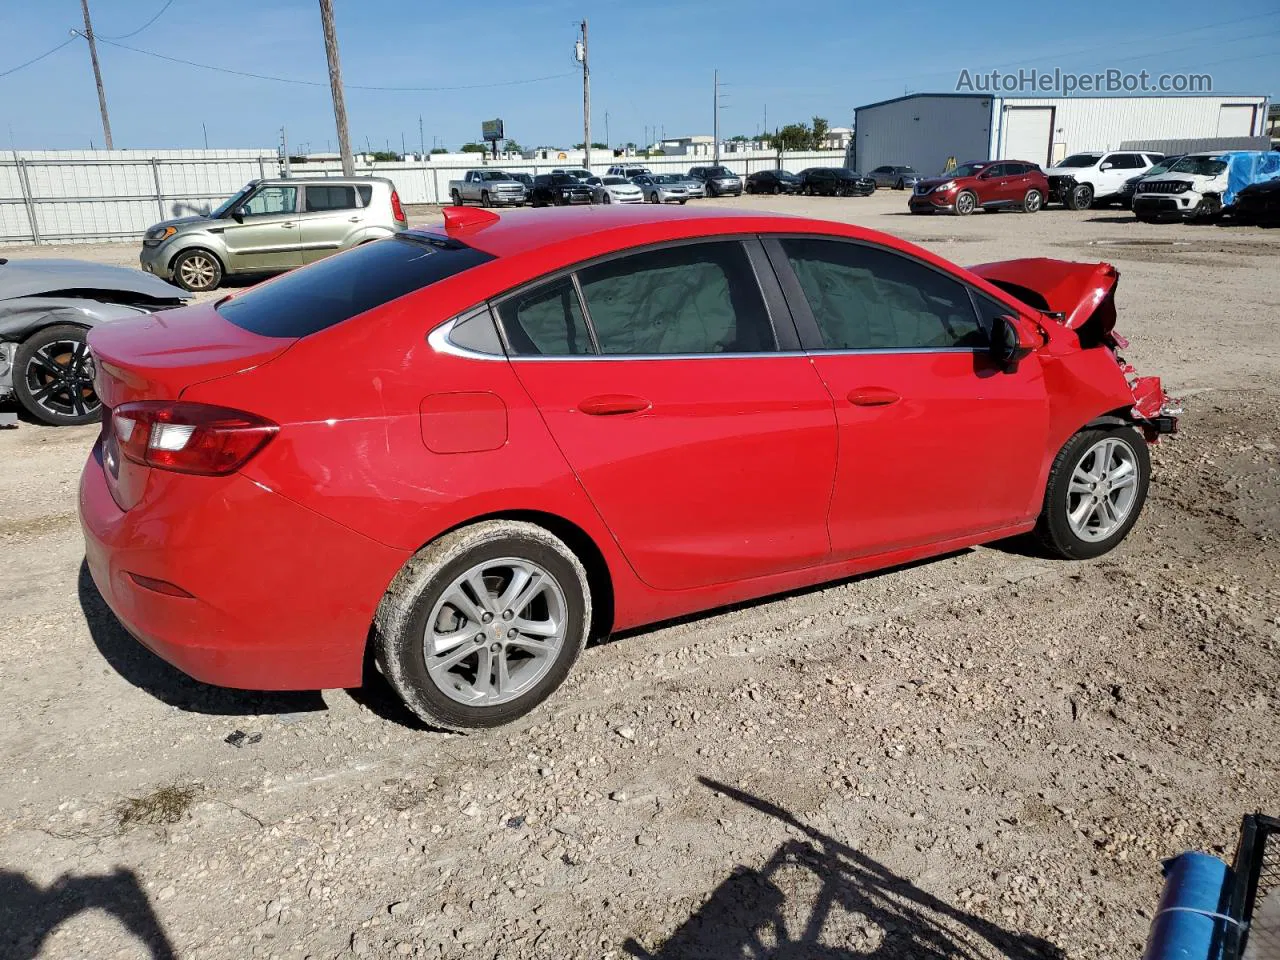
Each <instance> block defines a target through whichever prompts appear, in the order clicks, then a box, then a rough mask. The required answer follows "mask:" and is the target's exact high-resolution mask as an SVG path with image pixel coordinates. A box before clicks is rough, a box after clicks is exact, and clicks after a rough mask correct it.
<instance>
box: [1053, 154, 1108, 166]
mask: <svg viewBox="0 0 1280 960" xmlns="http://www.w3.org/2000/svg"><path fill="white" fill-rule="evenodd" d="M1101 159H1102V154H1100V153H1073V154H1072V155H1071V156H1069V157H1067V159H1065V160H1063V161H1062V162H1061V163H1060V164H1058V166H1060V167H1092V166H1093V165H1094V164H1095V163H1097V162H1098V161H1099V160H1101Z"/></svg>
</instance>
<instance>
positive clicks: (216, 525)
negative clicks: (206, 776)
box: [79, 447, 408, 690]
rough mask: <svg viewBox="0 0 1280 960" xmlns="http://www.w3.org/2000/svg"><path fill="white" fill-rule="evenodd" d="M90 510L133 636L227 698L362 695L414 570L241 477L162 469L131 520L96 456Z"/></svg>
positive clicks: (103, 573) (93, 548) (397, 554)
mask: <svg viewBox="0 0 1280 960" xmlns="http://www.w3.org/2000/svg"><path fill="white" fill-rule="evenodd" d="M79 513H80V524H81V527H82V529H83V531H84V538H85V559H86V562H87V564H88V568H89V572H90V574H91V575H92V577H93V582H94V583H95V584H96V585H97V588H98V590H99V592H100V593H101V594H102V596H103V599H104V600H106V602H107V605H108V606H109V607H110V608H111V610H112V612H113V613H115V615H116V616H117V617H118V618H119V620H120V622H121V623H122V624H123V625H124V627H125V628H126V629H127V630H128V631H129V632H130V633H131V634H132V635H133V636H134V637H135V638H137V639H138V641H139V642H141V643H142V644H143V646H145V647H147V649H149V650H151V651H152V652H153V653H155V654H156V655H157V656H159V657H161V658H162V659H164V660H166V661H167V662H169V663H170V664H172V665H173V666H175V667H177V668H178V669H179V670H181V671H182V672H183V673H185V674H187V675H188V676H190V677H193V678H194V679H196V680H200V681H203V682H205V683H211V684H215V685H217V686H223V687H236V688H240V689H247V690H319V689H324V688H331V687H351V686H358V685H359V684H360V682H361V676H362V668H363V658H364V650H365V644H366V641H367V639H368V633H369V627H370V624H371V623H372V620H373V614H374V611H375V609H376V608H377V605H378V603H379V601H380V600H381V597H382V593H383V592H384V591H385V589H386V586H387V584H388V583H390V581H391V579H392V577H394V576H395V573H396V572H397V571H398V570H399V568H400V566H401V565H402V564H403V563H404V561H405V560H406V559H408V554H407V553H405V552H403V551H397V550H393V549H391V548H389V547H385V546H383V545H381V544H377V543H374V542H373V541H371V540H369V539H367V538H365V537H363V536H361V535H360V534H357V533H355V532H354V531H352V530H349V529H347V528H346V527H343V526H341V525H339V524H337V523H334V522H333V521H331V520H327V519H325V518H323V517H321V516H319V515H318V514H315V513H312V512H311V511H310V510H307V509H305V508H303V507H301V506H298V505H297V504H295V503H293V502H292V501H290V500H288V499H286V498H285V497H283V496H280V495H279V494H276V493H273V492H271V491H269V490H267V489H266V488H265V487H262V486H260V485H258V484H256V483H254V482H252V481H250V480H247V479H245V478H244V477H241V476H238V475H233V476H231V477H222V478H217V477H183V476H179V475H176V474H167V475H166V474H165V473H164V472H162V471H152V473H151V475H150V477H149V478H148V481H147V489H146V491H145V493H144V496H143V498H142V499H141V500H140V501H139V503H138V504H137V506H135V507H134V508H133V509H131V510H129V511H122V510H121V509H120V508H119V506H117V504H116V502H115V500H114V499H112V496H111V492H110V490H109V489H108V487H107V481H106V476H105V474H104V473H103V469H102V464H101V461H100V459H99V452H98V449H97V448H96V447H95V449H94V452H93V454H92V455H91V456H90V457H89V459H88V462H87V463H86V464H85V468H84V472H83V473H82V475H81V478H80V496H79ZM130 574H137V575H139V576H141V577H144V578H153V579H155V580H160V581H165V582H167V583H171V584H174V585H176V586H178V587H180V588H181V589H182V590H184V591H186V592H187V593H189V594H191V596H190V597H177V596H169V595H167V594H165V593H160V592H156V591H155V590H153V589H149V588H147V587H144V586H141V585H140V584H139V583H138V582H137V581H136V580H135V579H134V578H133V577H132V576H130Z"/></svg>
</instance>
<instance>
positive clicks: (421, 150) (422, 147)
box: [418, 114, 434, 159]
mask: <svg viewBox="0 0 1280 960" xmlns="http://www.w3.org/2000/svg"><path fill="white" fill-rule="evenodd" d="M433 143H434V141H433ZM418 155H419V158H420V159H421V158H422V157H425V156H426V155H427V138H426V137H425V136H423V133H422V114H418Z"/></svg>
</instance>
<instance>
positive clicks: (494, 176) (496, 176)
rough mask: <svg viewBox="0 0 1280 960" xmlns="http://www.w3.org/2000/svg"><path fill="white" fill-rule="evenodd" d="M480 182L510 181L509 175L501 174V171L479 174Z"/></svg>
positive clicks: (488, 171) (487, 171)
mask: <svg viewBox="0 0 1280 960" xmlns="http://www.w3.org/2000/svg"><path fill="white" fill-rule="evenodd" d="M480 179H481V180H510V179H511V174H509V173H503V172H502V171H501V170H486V171H485V172H484V173H482V174H480Z"/></svg>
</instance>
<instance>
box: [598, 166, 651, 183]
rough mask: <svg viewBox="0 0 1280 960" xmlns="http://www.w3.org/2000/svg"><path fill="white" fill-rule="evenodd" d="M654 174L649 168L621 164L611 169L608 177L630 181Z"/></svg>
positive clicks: (607, 174)
mask: <svg viewBox="0 0 1280 960" xmlns="http://www.w3.org/2000/svg"><path fill="white" fill-rule="evenodd" d="M650 173H653V171H652V170H650V169H649V168H648V167H642V166H640V165H638V164H634V163H628V164H619V165H615V166H612V167H610V168H609V170H608V172H607V173H606V176H610V177H626V178H627V179H628V180H630V179H631V178H632V177H643V176H646V175H648V174H650Z"/></svg>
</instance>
